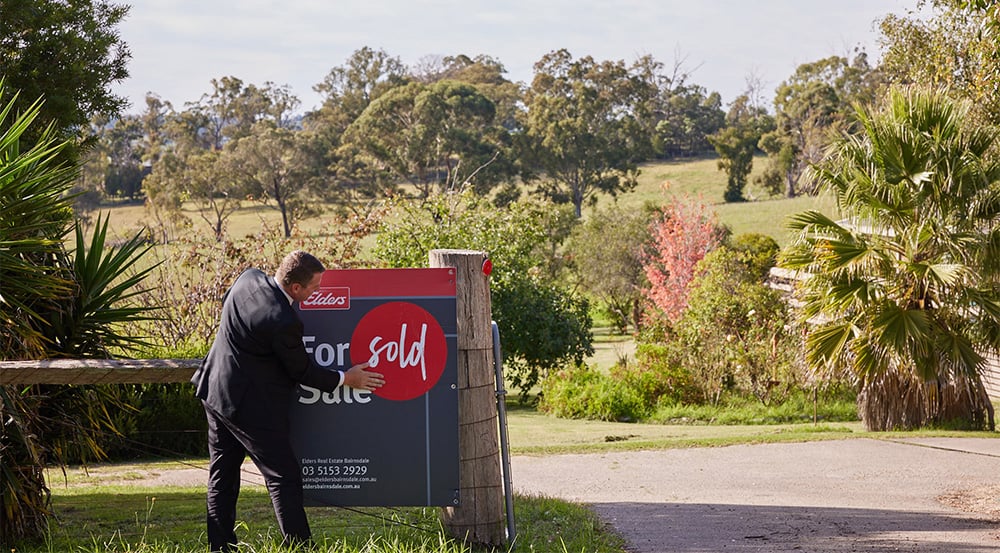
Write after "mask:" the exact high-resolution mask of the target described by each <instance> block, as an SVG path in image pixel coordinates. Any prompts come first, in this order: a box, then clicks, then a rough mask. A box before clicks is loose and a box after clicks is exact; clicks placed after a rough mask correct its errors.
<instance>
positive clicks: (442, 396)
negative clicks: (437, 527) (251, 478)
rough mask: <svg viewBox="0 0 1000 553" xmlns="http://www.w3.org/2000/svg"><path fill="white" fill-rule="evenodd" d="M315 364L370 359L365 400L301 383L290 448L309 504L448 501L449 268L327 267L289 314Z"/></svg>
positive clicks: (453, 388)
mask: <svg viewBox="0 0 1000 553" xmlns="http://www.w3.org/2000/svg"><path fill="white" fill-rule="evenodd" d="M298 309H299V316H300V317H301V318H302V322H303V324H304V326H305V336H304V342H305V346H306V349H307V351H308V352H309V353H310V355H312V356H313V358H314V360H315V362H316V363H317V364H318V365H320V366H323V367H331V368H339V369H347V368H350V367H351V366H352V365H355V364H358V363H363V362H366V361H367V362H368V363H370V365H371V369H370V370H372V371H375V372H380V373H382V374H384V375H385V379H386V384H385V386H383V387H381V388H379V389H377V390H375V391H374V392H366V391H363V390H354V389H351V388H347V387H341V388H340V389H338V390H337V391H335V392H332V393H324V392H321V391H320V390H317V389H315V388H309V387H306V386H299V390H298V394H297V397H296V398H295V400H294V401H293V402H292V407H291V409H292V413H291V421H292V437H291V438H292V445H293V447H294V448H295V452H296V455H297V456H298V457H299V464H300V466H301V469H302V478H303V481H304V491H305V496H306V504H307V505H311V506H320V505H342V506H403V505H439V506H440V505H455V504H457V501H458V487H459V478H458V466H459V455H458V376H457V374H458V369H457V366H458V363H457V359H456V356H457V334H456V321H455V271H454V269H450V268H444V269H360V270H330V271H326V272H325V273H324V274H323V279H322V282H321V284H320V289H319V290H318V291H317V292H316V293H314V294H313V295H312V296H311V297H310V298H309V299H308V300H306V301H304V302H301V304H300V305H299V306H298Z"/></svg>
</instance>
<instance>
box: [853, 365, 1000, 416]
mask: <svg viewBox="0 0 1000 553" xmlns="http://www.w3.org/2000/svg"><path fill="white" fill-rule="evenodd" d="M992 407H993V406H992V404H991V403H990V400H989V397H988V396H987V395H986V393H985V389H984V388H983V385H982V382H981V379H979V378H978V377H977V378H974V379H970V378H967V377H956V378H954V379H951V380H949V379H946V378H943V377H939V378H938V379H936V380H927V381H922V380H920V379H919V378H917V377H915V376H914V375H912V374H911V373H909V372H901V371H892V372H889V373H886V374H883V375H880V376H878V377H877V378H875V379H873V380H871V381H869V382H868V383H867V385H866V386H864V387H863V388H862V390H861V391H860V392H859V393H858V413H859V414H860V415H861V420H862V422H864V424H865V428H866V429H868V430H872V431H885V430H913V429H916V428H921V427H924V426H927V425H931V424H935V425H951V426H958V427H961V428H968V429H977V430H978V429H983V428H991V429H992V428H993V409H992Z"/></svg>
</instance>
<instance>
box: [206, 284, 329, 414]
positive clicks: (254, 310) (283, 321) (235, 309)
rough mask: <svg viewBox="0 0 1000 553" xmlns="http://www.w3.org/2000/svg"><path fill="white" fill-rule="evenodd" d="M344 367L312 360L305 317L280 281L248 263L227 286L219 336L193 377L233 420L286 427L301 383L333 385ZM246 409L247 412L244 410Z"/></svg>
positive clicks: (209, 400) (321, 386)
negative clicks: (305, 336) (323, 365)
mask: <svg viewBox="0 0 1000 553" xmlns="http://www.w3.org/2000/svg"><path fill="white" fill-rule="evenodd" d="M341 381H342V374H341V372H340V371H331V370H326V369H323V368H321V367H319V366H317V365H315V364H314V363H313V362H312V359H310V357H309V355H308V354H307V353H306V349H305V346H304V345H303V344H302V321H300V320H299V317H298V314H296V312H295V310H294V309H293V308H292V306H291V305H290V304H289V303H288V298H287V297H286V296H285V294H284V293H283V292H282V290H281V289H280V288H279V287H278V285H277V283H276V282H275V281H274V279H272V278H271V277H269V276H268V275H267V274H265V273H264V272H262V271H259V270H257V269H248V270H246V271H244V272H243V274H241V275H240V276H239V277H238V278H237V279H236V282H235V283H234V284H233V286H232V287H231V288H230V289H229V291H228V292H226V296H225V298H223V304H222V317H221V320H220V321H219V330H218V333H217V334H216V336H215V341H214V342H213V343H212V347H211V349H210V350H209V352H208V355H207V356H206V357H205V359H204V360H203V361H202V363H201V366H200V367H199V369H198V370H197V371H196V372H195V374H194V376H193V377H192V378H191V382H192V383H193V384H194V385H195V395H196V396H197V397H199V398H201V399H202V400H203V401H204V402H205V404H206V405H207V406H209V407H211V408H212V409H213V410H214V411H215V412H217V413H219V414H221V415H222V416H223V417H226V418H227V419H230V420H235V418H236V414H237V413H241V417H240V419H241V420H243V421H252V424H253V425H254V426H258V427H261V428H268V429H277V430H283V429H285V428H287V426H288V410H289V403H290V402H291V398H292V394H293V392H294V391H295V386H296V384H297V383H299V382H301V383H303V384H305V385H307V386H312V387H314V388H319V389H321V390H324V391H328V392H329V391H333V390H335V389H336V388H337V386H339V385H340V383H341ZM241 411H242V412H241Z"/></svg>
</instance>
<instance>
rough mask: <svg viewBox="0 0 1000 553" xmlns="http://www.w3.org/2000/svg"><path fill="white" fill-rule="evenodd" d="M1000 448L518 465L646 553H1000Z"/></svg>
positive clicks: (564, 458) (789, 451) (645, 454)
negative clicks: (586, 506)
mask: <svg viewBox="0 0 1000 553" xmlns="http://www.w3.org/2000/svg"><path fill="white" fill-rule="evenodd" d="M998 469H1000V439H961V438H927V439H905V440H892V441H889V440H870V439H854V440H844V441H825V442H809V443H791V444H767V445H741V446H730V447H719V448H698V449H681V450H664V451H638V452H625V453H606V454H584V455H554V456H537V457H535V456H530V457H529V456H516V457H514V458H513V460H512V469H511V474H512V476H513V481H514V488H515V490H516V491H517V492H519V493H522V494H536V495H544V496H550V497H558V498H563V499H567V500H571V501H577V502H582V503H587V504H589V505H591V506H592V508H593V509H594V511H595V512H596V513H597V514H598V515H599V516H600V517H601V519H602V520H604V521H606V522H607V523H608V524H609V525H610V526H612V527H613V528H615V529H616V530H617V531H618V532H619V533H620V534H621V535H622V536H624V537H625V539H626V540H627V541H628V543H629V546H630V550H632V551H635V552H637V553H653V552H656V553H661V552H663V553H666V552H670V553H688V552H690V553H694V552H699V553H701V552H718V551H739V552H765V551H767V552H783V551H796V552H802V551H806V552H838V553H839V552H848V551H850V552H855V551H872V552H874V551H878V552H883V551H921V552H935V553H937V552H940V553H945V552H947V553H972V552H986V551H991V552H995V551H1000V524H998V521H1000V499H998V498H1000V486H998V484H1000V470H998Z"/></svg>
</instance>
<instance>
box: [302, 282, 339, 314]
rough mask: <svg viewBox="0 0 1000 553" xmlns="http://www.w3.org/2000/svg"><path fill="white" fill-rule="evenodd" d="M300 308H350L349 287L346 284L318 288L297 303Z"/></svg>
mask: <svg viewBox="0 0 1000 553" xmlns="http://www.w3.org/2000/svg"><path fill="white" fill-rule="evenodd" d="M299 308H300V309H340V310H344V309H350V308H351V289H350V288H348V287H347V286H331V287H328V288H320V289H319V290H316V291H315V292H313V293H312V295H311V296H309V298H307V299H306V301H303V302H300V303H299Z"/></svg>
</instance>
